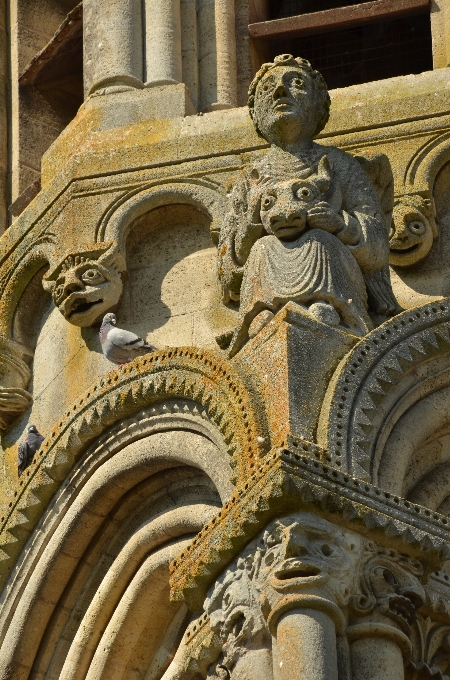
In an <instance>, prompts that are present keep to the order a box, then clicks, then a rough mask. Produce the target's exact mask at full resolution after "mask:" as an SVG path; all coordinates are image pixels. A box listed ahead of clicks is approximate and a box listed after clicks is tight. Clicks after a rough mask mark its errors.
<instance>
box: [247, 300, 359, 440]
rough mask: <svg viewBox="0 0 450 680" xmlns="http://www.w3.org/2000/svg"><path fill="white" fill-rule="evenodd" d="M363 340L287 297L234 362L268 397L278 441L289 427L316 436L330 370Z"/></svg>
mask: <svg viewBox="0 0 450 680" xmlns="http://www.w3.org/2000/svg"><path fill="white" fill-rule="evenodd" d="M358 340H359V338H358V337H356V336H355V335H352V334H351V333H348V332H346V331H345V330H342V329H341V328H333V327H331V326H329V325H327V324H325V323H322V322H320V321H317V320H316V319H314V318H313V317H312V315H311V314H310V313H308V311H307V310H305V309H304V308H303V307H302V306H300V305H297V304H295V303H294V302H288V304H286V305H285V306H284V307H283V309H282V310H281V311H280V312H278V314H277V315H276V316H275V317H274V319H273V320H272V321H271V322H270V323H269V324H268V325H266V326H265V328H264V329H263V330H262V331H261V332H260V333H258V335H257V336H256V337H255V338H253V339H252V340H250V341H249V342H248V343H247V344H246V346H245V347H244V349H243V350H241V352H240V353H239V354H238V356H237V357H236V359H235V361H236V362H239V364H240V365H242V366H244V367H245V369H246V371H247V373H248V375H249V376H251V380H252V381H253V383H254V385H255V386H256V388H257V390H258V391H259V393H260V394H261V395H262V396H263V398H264V402H265V404H266V409H267V414H268V419H269V426H270V430H271V433H272V441H273V443H274V445H277V444H278V445H279V444H281V442H283V441H285V439H286V436H287V434H288V433H289V432H290V433H292V434H294V435H298V436H299V437H302V438H304V439H306V440H309V441H312V440H313V437H314V432H315V428H316V424H317V420H318V416H319V413H320V408H321V404H322V401H323V397H324V395H325V391H326V389H327V386H328V383H329V380H330V378H331V375H332V374H333V371H334V369H335V368H336V366H337V364H338V363H339V361H340V360H341V359H342V357H343V356H345V354H347V353H348V352H349V351H350V349H351V348H352V347H353V346H354V345H355V343H356V342H358Z"/></svg>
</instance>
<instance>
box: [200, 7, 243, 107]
mask: <svg viewBox="0 0 450 680" xmlns="http://www.w3.org/2000/svg"><path fill="white" fill-rule="evenodd" d="M198 32H199V47H200V55H199V77H200V107H199V108H200V109H201V110H203V111H214V110H217V109H227V108H232V107H234V106H237V74H236V31H235V11H234V0H200V2H199V3H198Z"/></svg>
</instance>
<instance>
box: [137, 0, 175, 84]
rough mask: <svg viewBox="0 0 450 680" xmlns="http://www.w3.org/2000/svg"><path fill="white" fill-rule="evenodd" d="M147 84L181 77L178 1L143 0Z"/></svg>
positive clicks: (167, 82) (172, 81)
mask: <svg viewBox="0 0 450 680" xmlns="http://www.w3.org/2000/svg"><path fill="white" fill-rule="evenodd" d="M145 16H146V22H145V24H146V26H145V50H146V85H150V86H154V85H167V84H170V83H180V82H181V80H182V62H181V16H180V0H145Z"/></svg>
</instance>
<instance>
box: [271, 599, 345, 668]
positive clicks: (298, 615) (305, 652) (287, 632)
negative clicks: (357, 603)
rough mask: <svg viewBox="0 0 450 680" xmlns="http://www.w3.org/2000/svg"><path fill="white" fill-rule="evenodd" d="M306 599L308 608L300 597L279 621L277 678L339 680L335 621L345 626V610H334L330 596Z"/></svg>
mask: <svg viewBox="0 0 450 680" xmlns="http://www.w3.org/2000/svg"><path fill="white" fill-rule="evenodd" d="M306 599H307V600H309V602H307V603H306V602H305V608H303V607H302V602H301V598H300V599H299V601H298V602H297V603H294V602H293V603H292V606H293V607H294V609H291V610H289V611H287V612H286V613H284V614H282V615H281V616H280V618H279V619H278V621H277V623H276V626H275V630H274V638H275V645H276V653H275V654H274V669H273V674H274V678H275V680H297V679H298V680H300V679H301V680H338V668H337V653H336V627H335V623H338V625H339V626H340V627H342V623H343V616H342V613H341V611H340V610H338V608H337V607H336V610H337V611H336V612H335V611H332V610H331V609H330V604H331V603H330V602H329V601H327V600H323V601H321V598H306ZM297 607H298V608H297ZM323 610H327V611H323ZM330 614H331V616H330ZM272 625H273V622H272Z"/></svg>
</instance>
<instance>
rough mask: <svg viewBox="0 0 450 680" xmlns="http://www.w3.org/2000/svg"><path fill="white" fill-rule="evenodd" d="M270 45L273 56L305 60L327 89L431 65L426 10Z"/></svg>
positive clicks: (428, 21)
mask: <svg viewBox="0 0 450 680" xmlns="http://www.w3.org/2000/svg"><path fill="white" fill-rule="evenodd" d="M270 50H271V56H272V58H273V57H275V56H276V55H277V54H284V53H288V54H293V55H294V56H296V57H297V56H300V57H304V58H305V59H308V60H309V61H310V62H311V63H312V65H313V66H314V68H316V69H317V70H318V71H320V72H321V73H322V75H323V76H324V78H325V80H326V82H327V85H328V87H329V88H330V89H333V88H336V87H348V86H349V85H357V84H358V83H366V82H370V81H372V80H381V79H383V78H393V77H395V76H402V75H408V74H410V73H422V72H423V71H428V70H431V69H432V68H433V63H432V51H431V28H430V18H429V16H428V15H423V16H413V17H407V18H402V19H395V20H391V21H383V22H380V23H376V24H368V25H364V26H357V27H355V28H348V29H346V30H343V31H335V32H331V33H325V34H320V35H311V36H306V37H299V38H285V39H279V40H273V41H270Z"/></svg>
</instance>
